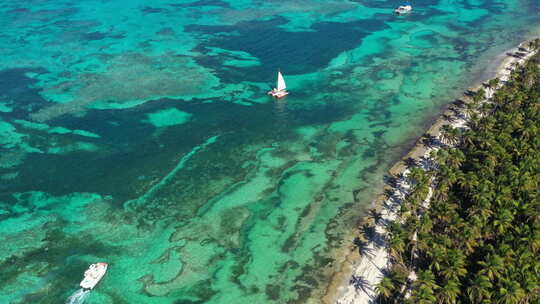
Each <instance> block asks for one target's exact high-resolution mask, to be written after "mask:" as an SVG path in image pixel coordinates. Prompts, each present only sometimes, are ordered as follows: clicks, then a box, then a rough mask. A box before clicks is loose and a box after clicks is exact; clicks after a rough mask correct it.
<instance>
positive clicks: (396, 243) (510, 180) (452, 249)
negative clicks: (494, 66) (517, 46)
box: [376, 39, 540, 304]
mask: <svg viewBox="0 0 540 304" xmlns="http://www.w3.org/2000/svg"><path fill="white" fill-rule="evenodd" d="M529 47H530V48H536V49H539V48H540V40H538V39H537V40H535V41H533V42H531V43H530V44H529ZM499 83H500V81H499V80H498V79H496V80H492V81H490V82H488V83H487V85H486V86H487V88H488V89H490V88H494V87H497V86H498V85H499ZM484 94H485V92H484V90H483V89H482V90H480V91H479V92H477V93H473V94H471V95H470V100H469V102H467V103H466V105H465V109H464V111H465V113H466V115H467V118H468V123H467V128H464V129H456V128H453V127H451V126H445V127H443V128H442V129H441V132H442V136H441V141H442V142H443V143H444V144H446V145H448V146H446V147H445V148H442V149H439V150H437V152H436V153H434V155H433V158H434V159H435V160H436V163H437V165H436V166H434V168H428V169H425V170H424V169H418V168H414V169H412V170H411V172H410V174H409V178H410V179H411V180H412V181H413V189H412V190H411V191H410V192H409V194H408V195H407V198H406V199H405V200H404V202H403V204H402V206H401V210H399V218H398V220H397V221H396V222H393V223H390V224H388V226H387V230H388V244H389V253H390V255H391V264H390V265H389V267H388V268H389V269H388V271H387V273H386V276H385V278H384V279H383V280H382V281H381V282H380V284H379V285H378V286H377V287H376V290H377V291H378V299H377V302H378V303H501V304H518V303H540V55H539V54H538V53H537V54H536V55H534V56H532V57H531V58H530V59H529V60H528V61H527V63H525V64H524V65H522V66H521V67H518V68H517V69H516V70H514V71H513V72H512V73H511V75H510V79H509V80H508V81H507V82H506V83H504V84H502V87H501V88H500V89H498V90H497V91H496V93H495V94H494V95H493V96H492V97H491V98H490V99H489V100H487V101H483V98H481V97H482V96H484ZM431 185H433V187H434V190H433V192H432V194H431V198H430V200H429V202H428V203H426V197H428V193H429V187H430V186H431Z"/></svg>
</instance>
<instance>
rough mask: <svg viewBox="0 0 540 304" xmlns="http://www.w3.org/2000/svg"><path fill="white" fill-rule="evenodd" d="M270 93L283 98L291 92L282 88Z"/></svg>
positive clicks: (269, 92) (269, 93)
mask: <svg viewBox="0 0 540 304" xmlns="http://www.w3.org/2000/svg"><path fill="white" fill-rule="evenodd" d="M268 95H270V96H272V97H274V98H278V99H279V98H283V97H285V96H287V95H289V92H287V91H285V90H281V91H276V90H272V91H268Z"/></svg>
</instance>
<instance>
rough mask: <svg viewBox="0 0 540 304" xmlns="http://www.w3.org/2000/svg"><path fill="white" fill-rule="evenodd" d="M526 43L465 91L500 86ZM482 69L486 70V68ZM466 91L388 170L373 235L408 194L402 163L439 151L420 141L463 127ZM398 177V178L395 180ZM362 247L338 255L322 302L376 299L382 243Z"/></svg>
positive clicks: (425, 160)
mask: <svg viewBox="0 0 540 304" xmlns="http://www.w3.org/2000/svg"><path fill="white" fill-rule="evenodd" d="M529 41H531V39H527V40H525V41H523V42H521V43H520V44H518V45H517V46H515V47H513V48H511V49H509V50H506V51H505V52H503V53H501V54H500V55H499V56H497V57H496V58H495V59H493V60H492V61H491V62H495V64H496V63H497V62H498V65H497V68H496V69H492V70H487V71H486V72H485V74H484V75H486V76H487V77H486V78H487V79H485V80H477V81H474V82H473V84H472V86H471V87H470V88H469V89H468V90H467V91H476V90H478V89H479V88H482V86H483V84H484V83H486V82H487V81H489V80H490V79H494V78H499V80H500V82H501V83H504V82H505V81H506V80H508V78H509V75H510V73H511V72H512V71H513V70H514V69H515V68H516V65H522V64H523V63H524V62H525V61H526V60H527V59H528V58H529V57H530V56H532V55H533V54H534V52H533V51H529V50H527V52H521V51H520V48H521V47H523V46H526V44H527V43H528V42H529ZM517 52H521V53H524V54H525V55H524V56H521V57H518V56H515V53H517ZM486 69H489V67H487V68H486ZM480 79H482V78H480ZM499 87H500V85H499V86H498V88H499ZM498 88H495V89H487V90H486V98H490V97H491V96H492V95H493V93H494V92H495V91H496V90H497V89H498ZM467 91H466V92H465V94H463V95H462V96H461V97H459V98H457V99H456V100H454V101H452V102H450V103H448V104H446V105H445V106H444V107H442V108H441V111H440V114H439V115H438V116H435V117H434V118H433V120H432V121H431V122H428V123H426V125H427V126H428V127H427V128H426V131H425V132H424V134H423V135H422V136H420V137H419V138H417V139H416V141H415V142H414V144H413V145H412V147H411V148H410V149H409V150H408V152H406V153H405V154H404V156H403V157H401V159H400V160H399V161H397V162H396V163H395V164H394V165H392V166H391V167H390V168H389V170H388V175H389V176H391V177H394V178H396V183H395V185H393V186H389V185H388V184H386V185H385V186H384V187H383V189H382V191H381V193H382V194H379V195H378V196H377V197H376V198H375V199H374V200H373V201H372V203H371V204H370V206H369V207H371V208H374V209H376V210H377V211H379V212H380V214H381V217H382V220H381V221H379V223H377V224H376V225H375V229H376V232H377V233H379V235H383V236H384V235H386V229H385V224H384V223H385V222H392V221H394V220H395V219H396V213H395V211H394V210H395V208H397V207H399V206H400V203H401V201H402V200H403V199H404V197H405V195H406V194H407V193H408V189H409V186H410V185H409V183H408V181H407V178H406V177H405V176H406V175H407V173H408V171H409V169H408V166H407V162H406V160H408V159H413V160H415V161H416V163H417V164H419V165H420V166H428V165H429V154H430V153H431V152H432V151H433V150H438V149H440V146H439V147H433V146H431V147H428V146H427V145H425V144H424V142H423V140H425V138H426V136H428V137H431V138H435V139H439V135H440V133H441V132H440V130H441V128H442V126H443V125H451V126H453V127H455V128H463V127H464V126H465V123H466V121H467V118H466V115H465V114H464V106H463V105H464V103H467V102H468V100H470V97H469V96H468V95H467ZM398 176H402V177H400V178H397V177H398ZM390 191H391V192H392V193H393V194H392V195H387V194H385V193H389V192H390ZM430 191H431V189H430ZM366 209H368V208H366ZM367 221H368V219H367V215H364V216H362V218H361V219H360V220H359V226H360V225H361V224H362V223H366V222H367ZM355 235H356V236H359V235H360V234H359V233H356V234H355ZM366 248H367V250H368V251H369V252H370V254H365V255H363V256H361V255H360V253H359V250H358V248H356V247H355V246H354V245H353V244H350V245H349V246H347V247H346V248H344V249H343V250H342V252H341V253H338V255H337V256H336V261H335V262H334V263H336V264H338V265H339V266H338V267H337V269H336V271H334V273H333V275H332V279H331V281H330V284H329V285H328V287H327V288H326V291H325V292H324V294H323V298H322V302H323V303H327V304H363V303H371V301H373V300H374V299H375V298H376V291H375V286H376V285H377V284H378V282H380V280H381V279H382V278H383V271H384V269H385V268H386V266H387V264H388V253H387V250H386V242H385V240H381V239H379V240H372V241H368V242H367V243H366ZM366 252H367V251H366ZM353 276H354V277H356V278H360V281H361V284H360V285H361V286H360V288H358V282H357V286H356V287H355V286H354V285H355V284H354V282H352V280H351V278H352V277H353Z"/></svg>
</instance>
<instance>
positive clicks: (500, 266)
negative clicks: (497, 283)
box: [478, 253, 504, 281]
mask: <svg viewBox="0 0 540 304" xmlns="http://www.w3.org/2000/svg"><path fill="white" fill-rule="evenodd" d="M478 265H480V266H481V267H482V269H481V270H480V271H479V272H478V273H479V274H482V275H486V276H487V277H488V278H489V279H490V280H492V281H493V280H495V278H497V277H499V276H500V275H501V273H502V271H503V270H504V260H503V259H502V258H501V257H500V256H498V255H496V254H491V253H490V254H488V255H487V256H486V259H485V260H484V261H480V262H478Z"/></svg>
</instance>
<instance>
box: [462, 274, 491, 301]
mask: <svg viewBox="0 0 540 304" xmlns="http://www.w3.org/2000/svg"><path fill="white" fill-rule="evenodd" d="M492 287H493V284H491V282H490V279H489V278H488V277H487V276H483V275H477V276H475V277H474V279H473V281H472V282H471V284H470V286H469V287H468V288H467V295H468V297H469V300H470V301H471V302H472V303H483V302H484V300H485V301H489V300H490V299H491V288H492Z"/></svg>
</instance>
